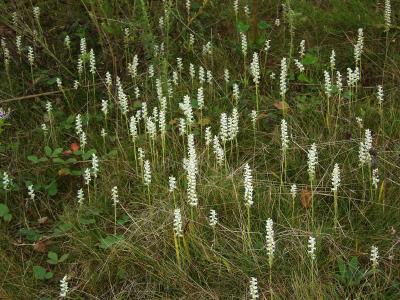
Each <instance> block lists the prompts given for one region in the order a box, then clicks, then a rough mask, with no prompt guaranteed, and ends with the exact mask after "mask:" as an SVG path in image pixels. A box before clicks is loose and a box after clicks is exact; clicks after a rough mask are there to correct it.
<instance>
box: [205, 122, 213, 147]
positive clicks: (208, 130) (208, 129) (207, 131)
mask: <svg viewBox="0 0 400 300" xmlns="http://www.w3.org/2000/svg"><path fill="white" fill-rule="evenodd" d="M211 137H212V133H211V127H210V126H208V127H206V129H205V133H204V140H205V143H206V146H209V145H210V143H211Z"/></svg>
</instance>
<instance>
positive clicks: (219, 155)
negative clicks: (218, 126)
mask: <svg viewBox="0 0 400 300" xmlns="http://www.w3.org/2000/svg"><path fill="white" fill-rule="evenodd" d="M213 152H214V154H215V157H216V159H217V165H218V166H222V164H223V163H224V156H225V155H224V149H223V148H222V147H221V144H220V143H219V138H218V136H217V135H216V136H214V139H213Z"/></svg>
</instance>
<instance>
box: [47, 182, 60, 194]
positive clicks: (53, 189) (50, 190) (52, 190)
mask: <svg viewBox="0 0 400 300" xmlns="http://www.w3.org/2000/svg"><path fill="white" fill-rule="evenodd" d="M46 189H47V194H48V195H49V196H50V197H51V196H54V195H56V194H57V193H58V188H57V182H56V181H55V180H53V181H52V182H51V183H50V184H49V185H48V186H46Z"/></svg>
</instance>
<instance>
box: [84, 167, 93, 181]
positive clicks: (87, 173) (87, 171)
mask: <svg viewBox="0 0 400 300" xmlns="http://www.w3.org/2000/svg"><path fill="white" fill-rule="evenodd" d="M83 179H84V180H85V184H86V185H89V183H90V181H92V175H91V174H90V169H89V168H86V169H85V171H84V172H83Z"/></svg>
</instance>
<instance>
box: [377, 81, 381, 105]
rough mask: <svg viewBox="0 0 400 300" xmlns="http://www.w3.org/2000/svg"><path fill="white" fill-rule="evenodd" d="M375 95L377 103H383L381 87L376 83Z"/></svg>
mask: <svg viewBox="0 0 400 300" xmlns="http://www.w3.org/2000/svg"><path fill="white" fill-rule="evenodd" d="M376 97H377V98H378V103H379V105H382V103H383V87H382V86H381V85H378V91H377V92H376Z"/></svg>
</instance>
